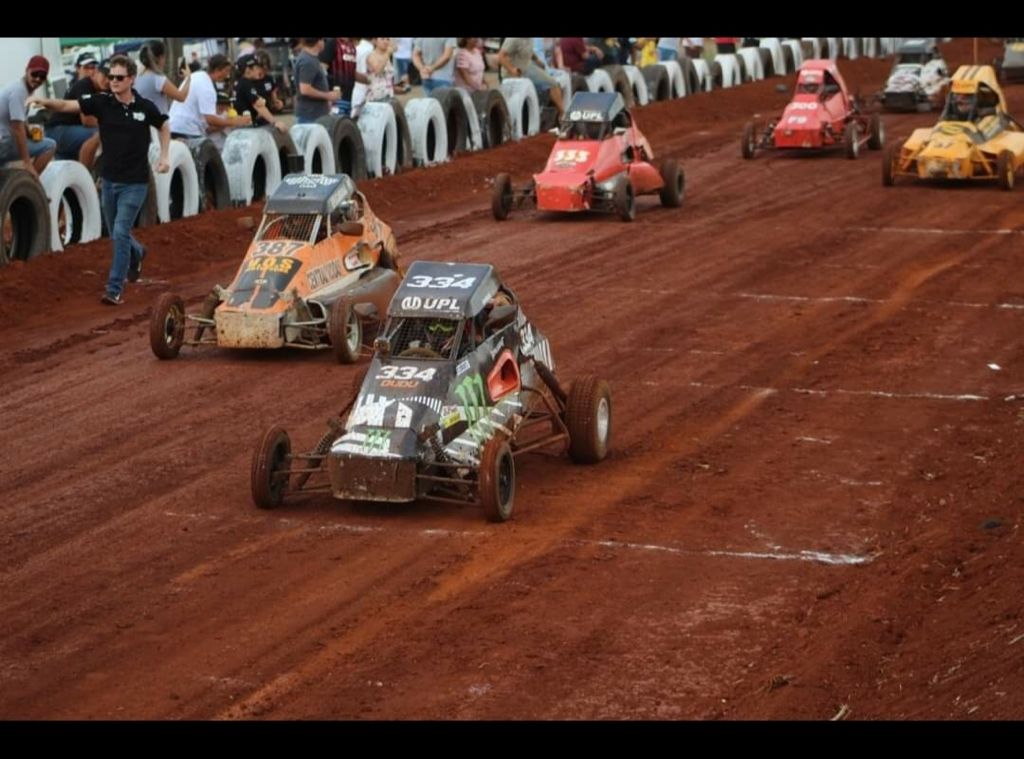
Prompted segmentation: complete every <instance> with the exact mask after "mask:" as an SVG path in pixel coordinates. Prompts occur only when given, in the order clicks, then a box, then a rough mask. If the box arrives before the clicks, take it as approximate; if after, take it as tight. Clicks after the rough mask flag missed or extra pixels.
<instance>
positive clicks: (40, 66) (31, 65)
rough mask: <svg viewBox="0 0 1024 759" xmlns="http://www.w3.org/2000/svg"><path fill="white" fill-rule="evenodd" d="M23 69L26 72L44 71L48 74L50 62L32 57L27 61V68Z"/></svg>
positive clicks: (36, 56) (37, 56)
mask: <svg viewBox="0 0 1024 759" xmlns="http://www.w3.org/2000/svg"><path fill="white" fill-rule="evenodd" d="M25 69H26V70H28V71H45V72H46V73H47V74H49V73H50V62H49V61H48V60H46V58H44V57H43V56H41V55H33V56H32V57H31V58H29V59H28V66H26V67H25Z"/></svg>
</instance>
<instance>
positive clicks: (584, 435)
mask: <svg viewBox="0 0 1024 759" xmlns="http://www.w3.org/2000/svg"><path fill="white" fill-rule="evenodd" d="M565 426H566V427H568V428H569V458H571V459H572V460H573V461H574V462H576V463H577V464H596V463H597V462H598V461H601V460H602V459H603V458H604V457H605V456H607V455H608V441H609V439H610V438H611V433H612V395H611V391H610V390H609V389H608V383H607V382H605V381H604V380H602V379H598V378H597V377H596V376H594V375H593V374H585V375H583V376H582V377H578V378H577V379H576V381H575V382H573V383H572V387H571V388H569V400H568V402H567V403H566V406H565Z"/></svg>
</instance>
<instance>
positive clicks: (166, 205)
mask: <svg viewBox="0 0 1024 759" xmlns="http://www.w3.org/2000/svg"><path fill="white" fill-rule="evenodd" d="M150 130H151V132H152V134H153V137H154V142H151V143H149V163H150V166H152V168H153V178H154V179H155V180H156V216H157V218H158V219H159V220H160V223H161V224H166V223H167V222H169V221H174V219H177V218H185V217H187V216H195V215H196V214H197V213H199V174H198V172H197V171H196V163H195V161H194V160H193V159H192V151H191V150H189V149H188V145H186V144H185V143H184V142H182V141H181V140H171V144H170V146H169V148H168V150H167V160H168V162H169V163H170V165H171V168H170V170H169V171H168V172H167V173H165V174H160V173H157V170H156V165H157V162H158V161H159V160H160V141H159V133H158V132H157V131H156V129H153V128H152V127H150ZM274 161H275V162H276V161H277V153H276V152H275V153H274ZM175 175H177V176H178V178H179V180H180V182H181V209H180V211H181V214H180V216H179V215H174V214H172V210H171V190H172V188H173V186H174V178H175Z"/></svg>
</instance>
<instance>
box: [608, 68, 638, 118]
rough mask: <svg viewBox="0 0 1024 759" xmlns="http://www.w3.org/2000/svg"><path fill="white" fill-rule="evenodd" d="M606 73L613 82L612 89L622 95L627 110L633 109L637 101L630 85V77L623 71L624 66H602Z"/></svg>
mask: <svg viewBox="0 0 1024 759" xmlns="http://www.w3.org/2000/svg"><path fill="white" fill-rule="evenodd" d="M601 68H603V69H604V70H605V71H607V72H608V77H609V78H610V79H611V80H612V87H613V88H614V89H615V91H616V92H617V93H619V94H620V95H622V100H623V102H624V103H625V104H626V108H632V107H633V105H634V103H635V102H636V101H635V98H634V97H633V87H632V86H631V85H630V83H629V77H628V76H626V72H625V71H623V70H622V66H617V65H612V66H602V67H601Z"/></svg>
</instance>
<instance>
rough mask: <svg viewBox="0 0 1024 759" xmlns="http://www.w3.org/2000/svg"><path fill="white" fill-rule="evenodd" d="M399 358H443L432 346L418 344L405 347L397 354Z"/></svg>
mask: <svg viewBox="0 0 1024 759" xmlns="http://www.w3.org/2000/svg"><path fill="white" fill-rule="evenodd" d="M398 357H399V358H444V356H442V355H441V354H440V353H438V352H437V351H436V350H434V349H433V348H427V347H425V346H420V347H417V348H406V349H405V350H404V351H402V352H401V353H399V354H398Z"/></svg>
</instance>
